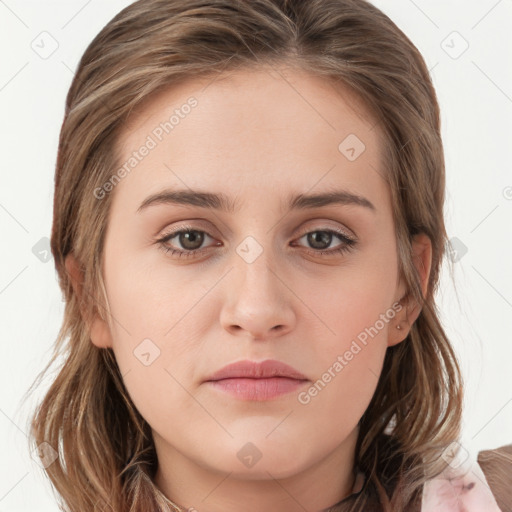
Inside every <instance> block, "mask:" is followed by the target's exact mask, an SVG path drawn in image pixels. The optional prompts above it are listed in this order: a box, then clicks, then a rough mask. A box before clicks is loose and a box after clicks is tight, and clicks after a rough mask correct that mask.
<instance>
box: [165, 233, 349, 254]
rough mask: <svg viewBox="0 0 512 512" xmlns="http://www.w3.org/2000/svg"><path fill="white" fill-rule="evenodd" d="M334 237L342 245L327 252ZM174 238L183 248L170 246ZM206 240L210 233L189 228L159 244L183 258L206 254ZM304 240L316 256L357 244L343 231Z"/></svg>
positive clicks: (308, 234) (312, 235) (171, 235)
mask: <svg viewBox="0 0 512 512" xmlns="http://www.w3.org/2000/svg"><path fill="white" fill-rule="evenodd" d="M333 237H336V238H337V239H338V240H339V241H340V242H341V244H340V245H339V246H338V247H335V248H334V249H332V248H331V249H329V250H326V249H328V247H329V246H330V245H331V243H332V242H333ZM174 238H177V241H178V244H179V245H180V246H181V248H180V247H178V248H176V247H175V246H173V245H169V242H170V241H171V240H173V239H174ZM205 238H212V237H210V235H208V233H206V232H205V231H201V230H196V229H189V228H187V229H181V230H179V231H175V232H173V233H171V234H168V235H165V236H164V237H163V238H161V239H160V240H158V242H159V244H160V247H161V248H162V249H163V250H164V251H165V252H167V253H171V255H176V256H178V257H180V258H181V257H189V256H193V255H195V254H197V253H200V252H205V251H206V249H204V248H203V249H201V246H202V245H203V243H204V241H205ZM303 238H305V239H306V240H307V242H308V243H309V244H311V246H312V249H313V250H311V249H309V252H311V253H314V254H316V255H318V254H320V255H324V254H327V255H329V254H338V253H342V252H344V251H349V250H350V249H351V248H352V247H353V246H354V245H355V244H356V241H355V240H354V239H352V238H349V237H348V236H347V235H345V234H344V233H342V232H341V231H340V232H338V231H335V230H332V229H326V230H315V231H309V232H307V233H305V234H303V235H302V236H301V237H299V238H298V239H297V240H302V239H303ZM214 245H217V246H219V245H221V243H220V242H217V243H215V244H214Z"/></svg>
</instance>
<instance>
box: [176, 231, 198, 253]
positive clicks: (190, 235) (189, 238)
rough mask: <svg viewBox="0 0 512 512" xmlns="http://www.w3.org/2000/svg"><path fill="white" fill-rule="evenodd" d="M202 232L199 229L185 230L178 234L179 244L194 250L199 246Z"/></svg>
mask: <svg viewBox="0 0 512 512" xmlns="http://www.w3.org/2000/svg"><path fill="white" fill-rule="evenodd" d="M203 239H204V234H203V233H200V232H199V231H187V232H185V233H181V234H180V244H181V245H182V247H184V248H185V249H190V250H192V251H193V250H195V249H198V248H199V247H201V244H202V243H203Z"/></svg>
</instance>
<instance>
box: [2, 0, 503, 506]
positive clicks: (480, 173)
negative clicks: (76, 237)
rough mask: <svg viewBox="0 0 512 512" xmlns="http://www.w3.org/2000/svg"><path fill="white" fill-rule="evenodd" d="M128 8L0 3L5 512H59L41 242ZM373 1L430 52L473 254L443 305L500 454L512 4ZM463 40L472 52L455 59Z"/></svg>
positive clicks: (471, 391) (54, 302) (469, 421)
mask: <svg viewBox="0 0 512 512" xmlns="http://www.w3.org/2000/svg"><path fill="white" fill-rule="evenodd" d="M129 3H130V1H128V0H109V1H108V2H100V1H99V0H89V1H86V0H65V1H64V0H60V1H56V0H53V1H41V0H30V1H29V0H0V43H1V46H0V48H1V50H0V51H1V61H0V62H1V66H0V109H1V113H2V115H1V117H0V140H1V160H0V169H1V173H2V174H1V187H0V227H1V239H2V245H1V247H2V250H1V265H0V312H1V313H0V314H1V324H0V329H1V331H0V332H1V333H2V338H1V343H2V345H1V347H2V357H1V358H0V374H1V376H2V386H1V388H0V433H1V445H2V464H1V470H0V471H1V475H0V512H6V511H10V512H16V511H31V512H32V511H33V510H38V511H39V512H50V511H52V512H56V511H57V510H58V508H57V505H56V502H55V499H54V498H53V496H52V493H51V490H50V486H49V484H47V483H46V481H45V479H44V477H43V475H42V470H41V469H39V467H38V466H37V465H36V464H35V462H34V461H33V460H32V459H31V458H30V455H29V453H28V449H27V442H26V435H25V432H26V431H27V426H26V421H27V415H28V413H29V412H30V411H31V410H32V408H33V407H34V403H33V401H31V402H27V403H22V402H21V398H22V395H23V393H24V392H25V391H26V390H27V388H28V386H29V385H30V384H31V383H32V381H33V379H34V377H35V376H36V374H37V373H38V372H39V371H40V370H41V369H42V368H43V365H44V364H45V363H46V362H47V360H48V357H49V354H50V348H51V346H52V344H53V342H54V340H55V338H56V335H57V332H58V329H59V326H60V322H61V319H62V313H63V303H62V302H61V294H60V290H59V287H58V285H57V281H56V274H55V271H54V267H53V260H52V259H50V260H49V261H47V262H46V263H45V262H43V261H41V260H40V259H39V258H38V257H36V255H35V254H34V252H33V247H34V246H36V248H38V251H36V252H39V254H40V256H41V254H43V255H44V253H41V251H42V249H41V247H43V246H44V240H43V242H40V240H41V239H43V238H44V237H49V236H50V231H51V216H52V201H53V174H54V168H55V162H56V151H57V143H58V136H59V131H60V126H61V123H62V118H63V113H64V101H65V96H66V94H67V90H68V88H69V86H70V83H71V80H72V77H73V71H74V70H75V68H76V66H77V63H78V60H79V58H80V57H81V55H82V53H83V52H84V50H85V49H86V47H87V45H88V44H89V43H90V41H91V40H92V39H93V37H94V36H95V35H96V34H97V33H98V32H99V31H100V29H101V28H102V27H103V26H104V25H105V24H106V23H107V22H108V21H109V20H110V19H111V18H112V17H113V16H114V15H115V14H116V13H117V12H118V11H120V10H121V9H122V8H124V7H125V6H127V5H128V4H129ZM374 3H375V5H377V6H378V7H379V8H381V9H382V10H383V11H384V12H385V13H386V14H388V16H390V18H391V19H392V20H393V21H394V22H395V23H396V24H397V25H398V26H399V27H400V28H401V29H402V30H403V31H404V32H405V33H406V34H407V35H408V36H409V37H410V38H411V40H412V41H413V42H414V43H415V44H416V46H417V47H418V48H419V50H420V51H421V53H422V54H423V56H424V58H425V60H426V62H427V65H428V67H429V69H431V75H432V78H433V81H434V85H435V87H436V90H437V93H438V97H439V102H440V104H441V110H442V129H443V139H444V144H445V155H446V164H447V179H448V182H447V203H446V215H447V218H446V220H447V227H448V232H449V235H450V238H452V237H457V238H458V239H459V240H460V241H461V242H462V243H463V244H464V246H465V247H466V248H467V253H465V254H464V255H463V256H462V258H461V259H460V260H459V261H458V262H457V263H456V264H455V269H456V273H455V281H456V283H455V284H456V288H454V283H453V282H452V281H451V280H450V277H449V275H448V274H447V273H446V272H445V273H444V275H443V280H442V286H441V291H440V294H439V297H438V299H439V309H440V311H441V313H442V320H443V322H444V325H445V327H446V330H447V332H448V334H449V336H450V338H451V339H452V341H453V343H454V345H455V347H456V350H457V352H458V354H459V356H460V359H461V362H462V366H463V371H464V375H465V378H466V380H467V386H466V393H467V399H466V410H465V420H464V424H465V426H464V439H465V441H464V445H465V446H466V447H467V448H468V449H469V450H473V451H478V450H481V449H486V448H494V447H498V446H501V445H503V444H508V443H511V442H512V372H511V361H512V339H511V335H510V332H511V328H512V320H511V319H512V270H511V268H512V265H511V262H512V242H511V235H512V228H511V225H512V223H511V220H512V188H511V187H512V172H511V162H512V155H511V151H512V149H511V148H512V144H511V142H512V140H511V134H512V66H511V63H512V39H511V37H510V31H511V29H512V1H511V0H500V1H497V0H478V1H477V0H473V1H463V0H451V1H446V0H436V1H432V0H429V1H427V0H415V1H412V0H393V1H392V2H391V1H389V0H388V1H384V0H374ZM44 31H46V32H48V33H49V34H51V38H53V39H55V41H56V42H57V43H58V48H57V49H56V51H55V52H54V53H53V54H52V55H51V56H49V57H48V58H47V59H43V58H41V57H40V56H39V55H38V54H37V53H36V52H35V51H34V49H33V48H32V46H36V45H38V44H39V46H40V47H42V46H43V43H42V42H41V41H42V39H41V38H46V39H45V48H46V49H48V48H51V44H52V43H51V39H50V38H49V36H48V35H42V36H41V35H40V34H41V33H42V32H44ZM453 31H456V32H458V33H459V34H460V36H458V35H453V34H452V32H453ZM462 38H463V39H464V40H465V41H467V44H469V47H468V49H467V50H466V51H465V52H464V53H462V54H461V55H460V56H458V58H453V57H454V56H456V54H457V53H459V52H460V51H461V50H462V49H463V46H462V45H463V44H464V41H463V39H462ZM443 41H444V43H443ZM57 43H55V44H57ZM40 51H42V50H40ZM447 52H448V53H447ZM450 52H451V56H450V55H449V53H450ZM38 243H41V244H43V246H39V245H36V244H38ZM457 243H458V242H457ZM45 382H46V384H45V385H47V384H48V381H45ZM43 391H44V386H43V387H42V388H41V390H40V392H39V393H38V394H37V393H36V395H35V396H34V398H37V397H38V396H41V395H42V393H43Z"/></svg>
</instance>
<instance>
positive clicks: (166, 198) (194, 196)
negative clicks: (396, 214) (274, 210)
mask: <svg viewBox="0 0 512 512" xmlns="http://www.w3.org/2000/svg"><path fill="white" fill-rule="evenodd" d="M158 204H178V205H186V206H198V207H200V208H209V209H213V210H220V211H224V212H228V213H235V212H236V211H237V205H236V203H235V202H234V201H233V200H231V199H230V198H229V197H228V196H226V195H225V194H223V193H218V194H215V193H211V192H202V191H199V190H191V189H188V190H163V191H161V192H158V193H156V194H152V195H150V196H149V197H147V198H146V199H144V201H143V202H142V204H141V205H140V206H139V208H138V209H137V212H138V213H140V212H141V211H143V210H145V209H146V208H148V207H149V206H154V205H158ZM329 205H356V206H362V207H364V208H367V209H369V210H371V211H373V212H374V213H375V212H376V211H377V209H376V208H375V206H374V205H373V203H372V202H371V201H370V200H369V199H366V198H365V197H363V196H360V195H357V194H353V193H351V192H348V191H347V190H334V191H330V192H324V193H321V194H310V195H306V194H298V195H291V196H289V197H288V200H287V203H286V204H285V207H287V208H288V210H306V209H310V208H318V207H322V206H329Z"/></svg>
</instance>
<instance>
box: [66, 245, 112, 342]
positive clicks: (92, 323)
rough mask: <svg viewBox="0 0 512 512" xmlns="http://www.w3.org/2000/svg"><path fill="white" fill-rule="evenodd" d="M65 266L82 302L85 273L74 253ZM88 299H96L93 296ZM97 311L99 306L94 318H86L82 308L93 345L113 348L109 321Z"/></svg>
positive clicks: (67, 257)
mask: <svg viewBox="0 0 512 512" xmlns="http://www.w3.org/2000/svg"><path fill="white" fill-rule="evenodd" d="M65 267H66V271H67V273H68V276H69V279H70V281H71V285H72V286H73V291H74V293H75V295H76V296H77V297H78V299H79V301H80V303H82V300H81V299H82V294H83V293H84V289H83V282H84V274H83V270H82V269H81V267H80V263H79V262H78V260H77V259H76V258H75V256H74V255H73V254H69V255H68V256H66V259H65ZM86 299H89V300H96V299H95V298H94V297H92V296H91V297H90V298H86ZM97 311H98V310H97V308H95V313H94V316H93V318H86V316H85V311H84V309H81V314H82V318H83V320H84V322H85V323H86V324H87V327H88V328H89V335H90V338H91V341H92V343H93V345H96V346H97V347H98V348H112V335H111V333H110V328H109V326H108V324H107V322H106V321H105V320H103V318H101V316H100V315H99V314H98V313H97Z"/></svg>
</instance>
